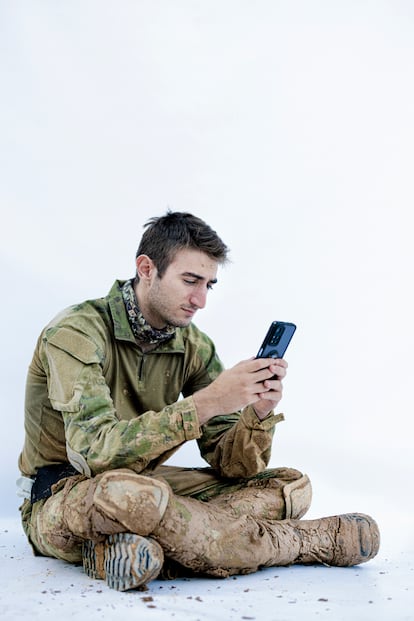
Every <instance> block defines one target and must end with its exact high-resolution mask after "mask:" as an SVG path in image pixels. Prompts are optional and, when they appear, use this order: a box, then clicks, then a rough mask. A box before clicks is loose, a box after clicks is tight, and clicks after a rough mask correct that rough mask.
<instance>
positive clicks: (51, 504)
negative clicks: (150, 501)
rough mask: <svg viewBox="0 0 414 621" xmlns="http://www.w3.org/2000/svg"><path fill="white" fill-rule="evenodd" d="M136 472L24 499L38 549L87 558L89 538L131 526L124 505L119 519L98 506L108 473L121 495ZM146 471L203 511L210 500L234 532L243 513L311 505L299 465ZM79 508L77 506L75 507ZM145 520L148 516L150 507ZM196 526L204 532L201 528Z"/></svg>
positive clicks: (265, 515)
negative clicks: (248, 473)
mask: <svg viewBox="0 0 414 621" xmlns="http://www.w3.org/2000/svg"><path fill="white" fill-rule="evenodd" d="M134 475H135V473H134V472H133V471H132V470H128V469H120V470H111V471H108V472H105V473H102V474H99V475H97V476H95V477H93V478H87V477H85V476H83V475H75V476H72V477H69V478H66V479H63V480H61V481H59V482H58V483H57V484H55V485H54V486H53V488H52V492H53V493H52V496H50V497H49V498H47V499H45V500H40V501H38V502H35V503H34V504H33V505H32V504H31V503H30V501H28V500H26V501H24V503H23V505H22V507H21V513H22V523H23V528H24V531H25V533H26V535H27V537H28V540H29V541H30V543H31V545H32V547H33V550H34V553H35V554H38V555H43V556H51V557H54V558H58V559H62V560H65V561H68V562H72V563H78V562H81V560H82V542H83V541H84V540H85V539H92V540H95V541H99V540H101V541H102V540H103V539H104V538H105V537H106V536H107V535H110V534H114V533H117V532H124V531H126V530H127V529H126V528H125V519H122V515H121V514H122V510H123V509H122V506H119V519H118V516H116V515H115V516H107V515H103V514H102V513H100V512H97V511H96V510H95V507H94V496H95V493H96V489H97V486H99V485H101V483H102V482H103V480H104V479H105V478H107V477H110V478H111V480H112V481H115V482H116V485H117V486H118V490H117V496H118V497H119V492H120V491H121V493H122V487H123V485H124V484H125V493H126V494H128V493H129V492H128V480H129V479H130V478H131V476H132V477H134ZM142 475H144V476H145V477H148V479H149V480H148V483H151V480H153V479H158V480H161V481H163V482H164V483H165V482H167V483H168V485H169V486H170V488H171V490H172V493H173V494H174V495H177V496H179V497H187V498H192V499H195V501H196V504H194V503H193V506H194V507H197V511H196V512H197V513H199V510H200V509H201V510H202V507H203V506H204V507H206V509H207V506H206V505H205V504H204V503H207V504H208V511H211V509H212V508H213V507H214V510H215V511H216V512H217V513H218V514H221V513H222V515H223V520H221V521H220V525H221V526H220V527H221V528H223V529H224V530H225V529H226V528H233V532H234V527H235V526H236V524H235V523H233V524H232V522H236V521H238V524H240V525H241V528H242V525H243V520H240V518H241V517H242V516H246V515H249V516H251V517H252V518H258V519H259V520H260V519H264V520H267V519H269V520H283V519H285V518H295V519H299V518H301V517H302V516H303V515H304V514H305V513H306V511H307V509H308V508H309V506H310V502H311V495H312V493H311V485H310V481H309V479H308V477H307V476H306V475H303V474H302V473H301V472H299V471H298V470H295V469H293V468H274V469H268V470H265V471H264V472H262V473H260V474H258V475H256V476H253V477H250V478H247V479H224V478H221V477H218V476H217V474H215V472H214V471H213V470H212V469H211V468H179V467H175V466H160V467H159V468H157V469H156V470H155V471H151V472H148V473H147V472H144V473H141V475H140V477H141V476H142ZM154 483H155V481H154ZM119 488H120V489H119ZM74 507H76V511H73V509H74ZM191 517H192V516H191V515H190V516H188V528H189V529H191V528H192V522H191ZM142 519H143V520H144V519H145V508H144V507H143V511H142ZM75 522H76V523H75ZM141 526H142V524H140V527H141ZM194 526H195V525H194ZM237 527H238V526H237ZM195 530H197V536H198V537H199V536H200V531H199V530H198V529H197V528H195ZM195 534H196V533H195ZM240 534H241V535H242V533H240ZM206 536H208V533H206ZM242 539H243V537H241V540H242ZM177 560H178V561H179V559H177V558H176V559H175V564H176V562H177ZM175 564H174V563H171V559H169V558H168V552H167V553H166V562H165V572H166V573H165V575H166V576H168V568H169V567H170V566H173V565H175ZM255 569H256V567H255V566H252V567H251V571H254V570H255ZM240 570H241V572H242V573H248V571H249V568H246V567H244V568H242V567H241V568H240ZM232 573H234V572H232Z"/></svg>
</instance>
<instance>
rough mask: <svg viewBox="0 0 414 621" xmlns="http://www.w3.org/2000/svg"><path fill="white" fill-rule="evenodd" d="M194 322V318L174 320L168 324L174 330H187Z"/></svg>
mask: <svg viewBox="0 0 414 621" xmlns="http://www.w3.org/2000/svg"><path fill="white" fill-rule="evenodd" d="M192 320H193V317H187V318H186V319H172V320H170V321H169V322H168V325H169V326H172V327H173V328H187V326H189V325H190V323H191V322H192Z"/></svg>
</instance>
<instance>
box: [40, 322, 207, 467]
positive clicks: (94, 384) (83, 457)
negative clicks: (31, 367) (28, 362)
mask: <svg viewBox="0 0 414 621" xmlns="http://www.w3.org/2000/svg"><path fill="white" fill-rule="evenodd" d="M66 338H67V339H69V338H70V350H71V353H69V352H68V351H67V350H68V349H69V345H68V346H66V344H65V339H66ZM76 340H78V341H79V342H78V343H76ZM74 350H76V355H74ZM41 358H42V362H43V368H44V369H45V370H46V374H47V378H48V393H49V400H50V403H51V404H52V407H53V408H54V410H57V411H59V412H61V414H62V418H63V422H64V427H65V440H66V452H67V455H68V459H69V461H70V462H71V463H72V465H74V466H75V467H76V468H77V469H78V470H79V471H80V472H83V473H84V474H87V475H88V476H90V475H93V474H97V473H99V472H102V471H104V470H107V469H112V468H120V467H131V468H133V469H134V470H136V471H137V472H140V471H142V470H144V469H145V468H147V467H148V465H149V464H150V462H154V464H153V465H156V464H157V460H158V459H159V458H160V457H161V456H163V457H162V459H160V461H164V460H165V459H167V458H168V456H169V452H173V449H174V448H177V446H179V445H180V444H182V443H183V442H185V441H187V440H192V439H195V438H198V437H199V436H200V435H201V430H200V426H199V423H198V417H197V412H196V409H195V406H194V403H193V399H192V397H191V396H189V397H187V398H186V399H183V400H181V401H178V402H177V403H175V404H173V405H169V406H166V407H164V408H163V409H162V410H161V411H158V412H156V411H147V412H144V413H143V414H140V415H139V416H137V417H134V418H132V419H130V420H120V419H119V418H118V416H117V414H116V410H115V407H114V404H113V401H112V398H111V394H110V389H109V387H108V385H107V383H106V381H105V378H104V376H103V372H102V367H101V364H100V354H99V351H98V350H97V349H96V346H95V345H94V344H93V343H92V341H91V340H90V339H88V338H87V337H86V336H85V335H82V334H79V333H75V332H73V331H71V332H70V333H69V332H68V335H67V336H66V337H65V333H64V331H63V330H59V332H58V333H56V334H55V335H53V334H52V335H51V336H50V337H49V338H48V339H44V342H43V345H42V349H41Z"/></svg>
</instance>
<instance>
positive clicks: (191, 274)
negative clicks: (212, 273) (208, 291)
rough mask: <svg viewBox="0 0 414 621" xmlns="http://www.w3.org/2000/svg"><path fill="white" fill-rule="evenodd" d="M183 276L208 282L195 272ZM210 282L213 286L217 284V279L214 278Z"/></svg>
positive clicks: (185, 273) (184, 273)
mask: <svg viewBox="0 0 414 621" xmlns="http://www.w3.org/2000/svg"><path fill="white" fill-rule="evenodd" d="M182 275H183V276H189V277H190V278H195V279H196V280H206V279H205V278H204V276H200V274H195V273H194V272H183V274H182ZM208 282H209V283H210V284H212V285H215V284H216V283H217V278H212V279H211V280H209V281H208Z"/></svg>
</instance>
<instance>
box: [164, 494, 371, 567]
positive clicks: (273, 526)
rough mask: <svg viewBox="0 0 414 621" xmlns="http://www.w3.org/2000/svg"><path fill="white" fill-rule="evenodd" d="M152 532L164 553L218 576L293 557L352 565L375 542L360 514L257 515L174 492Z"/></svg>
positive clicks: (367, 554) (364, 558) (367, 519)
mask: <svg viewBox="0 0 414 621" xmlns="http://www.w3.org/2000/svg"><path fill="white" fill-rule="evenodd" d="M152 536H153V538H154V539H156V540H157V541H158V542H159V543H160V545H161V547H162V548H163V550H164V553H165V554H166V556H168V557H169V558H172V559H173V560H175V561H177V562H178V563H180V564H181V565H184V566H185V567H188V568H190V569H192V570H193V571H195V572H197V573H206V574H210V575H214V576H222V577H227V576H230V575H233V574H242V573H243V574H244V573H250V572H254V571H257V569H259V567H263V566H267V567H270V566H279V565H291V564H293V563H324V564H326V565H338V566H347V565H355V564H358V563H363V562H366V561H368V560H370V559H371V558H373V557H374V556H375V555H376V553H377V552H378V547H379V532H378V527H377V525H376V524H375V522H374V520H372V519H371V518H370V517H368V516H365V515H362V514H349V515H342V516H334V517H327V518H322V519H320V520H308V521H306V520H282V521H275V520H262V519H258V518H253V517H251V516H250V515H242V516H240V517H236V516H234V515H232V513H231V512H229V511H226V510H222V509H219V508H218V507H215V506H214V505H211V503H201V502H199V501H197V500H194V499H191V498H180V497H177V496H173V495H172V496H171V500H170V502H169V503H168V507H167V510H166V511H165V513H164V516H163V518H162V520H161V522H160V523H159V525H158V526H157V527H156V528H155V529H154V531H153V533H152Z"/></svg>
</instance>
